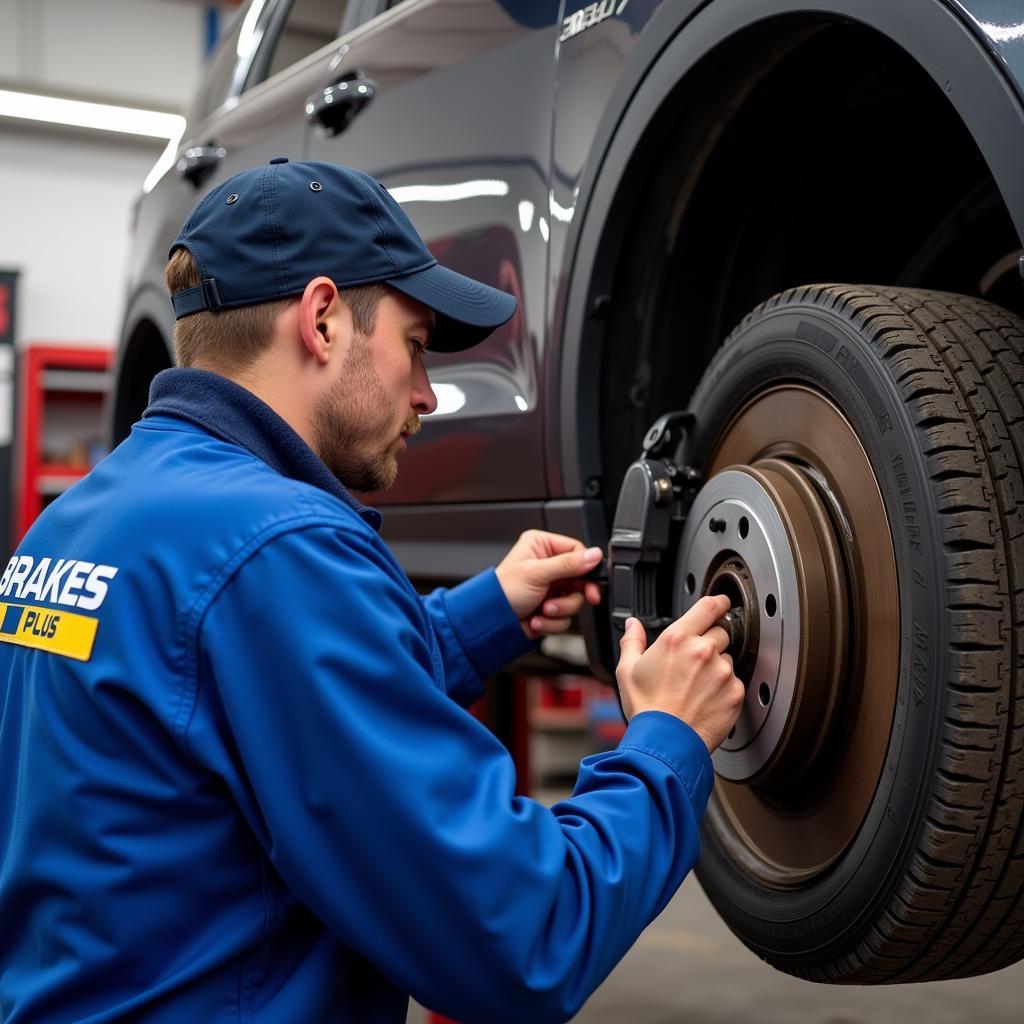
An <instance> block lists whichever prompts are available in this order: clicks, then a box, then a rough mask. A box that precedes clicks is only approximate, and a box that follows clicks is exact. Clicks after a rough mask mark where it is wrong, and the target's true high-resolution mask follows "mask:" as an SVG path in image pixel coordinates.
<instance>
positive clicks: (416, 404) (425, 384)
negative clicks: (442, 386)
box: [412, 363, 437, 416]
mask: <svg viewBox="0 0 1024 1024" xmlns="http://www.w3.org/2000/svg"><path fill="white" fill-rule="evenodd" d="M412 407H413V408H414V409H415V410H416V412H417V413H418V414H419V415H420V416H427V415H428V414H430V413H432V412H433V411H434V410H435V409H436V408H437V395H435V394H434V389H433V388H432V387H431V386H430V380H429V378H428V377H427V371H426V369H425V368H424V366H423V364H422V363H420V366H419V373H418V374H417V375H416V377H415V379H414V380H413V385H412Z"/></svg>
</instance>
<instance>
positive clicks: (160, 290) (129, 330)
mask: <svg viewBox="0 0 1024 1024" xmlns="http://www.w3.org/2000/svg"><path fill="white" fill-rule="evenodd" d="M147 324H148V325H150V327H151V329H152V332H153V334H154V335H157V336H158V338H157V337H153V338H149V339H146V340H142V339H137V340H138V342H139V344H141V345H143V346H146V347H147V348H148V347H149V346H153V345H160V346H162V349H161V350H158V351H155V352H154V351H148V352H144V353H141V352H140V351H139V350H138V345H134V344H133V339H135V336H136V334H137V332H138V331H139V329H140V327H143V326H144V325H147ZM173 336H174V312H173V310H172V308H171V302H170V299H169V298H168V297H167V292H166V291H164V287H163V282H162V281H160V280H155V279H153V278H152V275H150V274H148V273H147V275H146V276H144V277H143V278H142V279H141V281H139V283H138V285H137V286H136V288H135V289H134V291H133V293H132V295H131V297H130V299H129V300H128V307H127V309H126V311H125V315H124V319H123V320H122V322H121V333H120V336H119V340H118V345H117V352H116V354H115V362H114V386H113V392H112V396H113V399H112V401H110V402H108V403H107V409H106V424H105V428H106V436H107V441H108V444H109V445H110V447H113V446H114V445H116V444H119V443H120V442H121V441H122V440H124V438H125V437H126V436H127V433H128V430H127V427H128V426H130V420H132V419H134V417H133V416H131V415H130V414H129V413H128V412H127V411H126V410H125V409H123V408H121V406H123V405H124V403H125V402H127V401H130V400H131V398H132V396H133V394H134V389H133V388H131V387H125V386H123V384H122V382H123V380H124V379H125V377H127V376H131V375H133V373H134V372H135V368H136V366H137V363H138V360H139V359H140V356H141V357H148V358H146V360H145V361H146V363H147V365H148V364H149V363H151V362H152V363H160V364H162V365H165V366H171V365H173V363H174V355H173V350H172V347H171V338H172V337H173ZM126 419H127V420H129V423H127V424H126V423H125V420H126Z"/></svg>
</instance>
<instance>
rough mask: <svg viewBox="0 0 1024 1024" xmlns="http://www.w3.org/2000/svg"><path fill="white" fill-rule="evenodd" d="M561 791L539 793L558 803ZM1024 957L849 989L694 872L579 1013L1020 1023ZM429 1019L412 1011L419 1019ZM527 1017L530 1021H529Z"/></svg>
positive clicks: (662, 1022)
mask: <svg viewBox="0 0 1024 1024" xmlns="http://www.w3.org/2000/svg"><path fill="white" fill-rule="evenodd" d="M561 795H562V794H560V793H558V794H556V793H549V792H545V793H543V794H538V797H539V798H540V799H543V800H544V802H545V803H552V802H554V800H555V799H558V798H559V797H560V796H561ZM1022 1007H1024V962H1021V963H1019V964H1017V965H1016V966H1014V967H1011V968H1008V969H1007V970H1005V971H1001V972H999V973H998V974H989V975H986V976H985V977H981V978H968V979H966V980H964V981H944V982H932V983H931V984H927V985H896V986H887V987H881V988H847V987H840V986H833V985H812V984H809V983H808V982H803V981H797V980H796V979H795V978H790V977H789V976H788V975H785V974H780V973H779V972H778V971H775V970H773V969H772V968H771V967H768V966H767V965H766V964H764V963H762V962H761V961H760V960H758V959H757V958H756V957H755V956H754V954H753V953H751V952H750V951H749V950H747V948H746V947H745V946H743V945H742V944H741V943H740V942H739V941H738V940H737V939H735V938H734V937H733V935H732V934H731V933H730V932H729V930H728V929H727V928H726V927H725V925H724V924H722V921H721V919H720V918H719V917H718V915H717V914H716V913H715V911H714V910H713V909H712V907H711V904H710V903H708V901H707V899H706V897H705V896H704V893H703V892H702V891H701V888H700V885H699V884H698V882H697V881H696V879H694V878H693V877H692V876H691V877H690V878H688V879H687V880H686V881H685V882H684V883H683V885H682V887H681V888H680V890H679V892H678V893H677V894H676V896H675V899H673V900H672V902H671V903H670V904H669V905H668V907H667V908H666V909H665V912H664V913H663V914H662V915H661V917H660V918H658V920H657V921H655V922H654V923H653V924H652V925H651V926H650V927H649V928H648V929H647V931H646V932H644V934H643V935H642V936H641V937H640V940H639V941H638V942H637V944H636V945H635V946H634V947H633V949H632V950H631V951H630V952H629V953H628V954H627V956H626V957H625V959H624V960H623V961H622V963H620V964H619V966H618V967H617V968H616V969H615V970H614V971H613V972H612V973H611V975H610V976H609V977H608V979H607V981H605V983H604V984H603V985H602V986H601V988H599V989H598V990H597V992H595V993H594V995H593V996H592V997H591V999H590V1001H589V1002H588V1003H587V1005H586V1006H585V1007H584V1009H583V1010H582V1011H581V1012H580V1013H579V1014H578V1015H577V1016H576V1017H575V1018H574V1020H575V1021H578V1022H580V1024H622V1022H623V1021H629V1022H630V1024H918V1022H920V1024H1021V1021H1022V1020H1024V1009H1022ZM425 1020H426V1016H425V1014H423V1012H422V1010H419V1009H418V1008H414V1009H413V1010H412V1011H410V1014H409V1022H410V1024H421V1022H423V1021H425ZM524 1024H525V1022H524Z"/></svg>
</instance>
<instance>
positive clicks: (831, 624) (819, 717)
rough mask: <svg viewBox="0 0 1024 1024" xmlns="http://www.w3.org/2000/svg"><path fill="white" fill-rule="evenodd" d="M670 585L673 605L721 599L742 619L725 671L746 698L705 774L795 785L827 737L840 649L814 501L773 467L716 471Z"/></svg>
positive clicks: (770, 462)
mask: <svg viewBox="0 0 1024 1024" xmlns="http://www.w3.org/2000/svg"><path fill="white" fill-rule="evenodd" d="M676 580H677V596H676V602H675V603H676V606H677V607H682V608H686V607H688V606H689V605H690V604H692V603H693V602H694V601H696V600H697V598H699V597H700V596H701V595H702V594H718V593H724V594H727V595H728V596H729V598H730V600H732V602H733V607H734V609H736V610H737V612H738V614H739V615H740V616H741V618H742V622H743V629H742V635H741V636H740V637H739V638H738V639H737V642H736V643H735V644H734V645H733V646H734V648H735V649H736V650H735V653H734V667H735V671H736V674H737V676H738V677H739V678H740V679H741V680H743V683H744V685H745V686H746V688H747V695H746V700H745V703H744V706H743V710H742V712H741V714H740V717H739V720H738V721H737V723H736V727H735V729H734V730H733V731H732V733H730V735H729V737H728V738H727V739H726V740H725V742H723V743H722V745H721V746H720V747H719V748H718V750H716V751H715V755H714V763H715V771H716V772H717V773H718V774H719V775H720V776H722V777H723V778H727V779H732V780H734V781H737V782H754V781H762V782H768V781H775V782H776V783H779V782H785V783H792V782H794V781H796V780H797V779H798V778H799V776H800V775H801V774H802V773H803V772H804V771H806V770H807V769H808V768H809V767H810V765H811V764H812V763H813V761H814V759H815V758H816V756H817V754H818V753H819V752H820V750H821V748H822V746H823V744H824V742H825V739H826V737H827V736H828V734H829V732H830V731H831V726H832V717H833V714H834V712H835V707H836V701H837V695H838V691H839V681H840V677H841V674H842V670H843V667H844V661H845V651H846V636H845V624H846V621H847V616H846V586H845V580H844V578H843V570H842V560H841V557H840V554H839V550H838V544H837V541H836V538H835V536H834V533H833V531H832V528H831V524H830V523H829V519H828V514H827V512H826V511H825V508H824V503H823V501H822V499H821V498H820V496H819V495H818V494H817V493H816V492H815V490H814V488H813V487H812V486H811V484H810V483H809V482H808V481H807V480H806V479H805V478H804V477H803V476H802V475H801V473H800V471H799V470H798V469H797V468H795V467H794V466H792V465H790V464H789V463H786V462H783V461H781V460H779V459H763V460H760V461H758V462H756V463H755V464H754V465H753V466H737V467H733V468H731V469H727V470H725V471H723V472H721V473H718V474H717V475H716V476H715V477H714V478H713V479H712V480H710V481H709V482H708V484H707V486H705V487H704V488H703V489H702V490H701V491H700V493H699V494H698V495H697V498H696V501H695V502H694V505H693V507H692V508H691V509H690V512H689V515H688V516H687V520H686V527H685V529H684V531H683V536H682V540H681V543H680V548H679V561H678V571H677V574H676ZM679 591H681V592H679Z"/></svg>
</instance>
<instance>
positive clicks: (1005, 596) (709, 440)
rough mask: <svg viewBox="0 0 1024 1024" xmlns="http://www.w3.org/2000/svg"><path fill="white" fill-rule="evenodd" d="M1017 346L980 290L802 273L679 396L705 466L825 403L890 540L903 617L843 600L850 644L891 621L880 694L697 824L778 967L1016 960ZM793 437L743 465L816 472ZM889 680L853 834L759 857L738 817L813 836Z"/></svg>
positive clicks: (857, 686) (724, 887) (1023, 509)
mask: <svg viewBox="0 0 1024 1024" xmlns="http://www.w3.org/2000/svg"><path fill="white" fill-rule="evenodd" d="M1022 352H1024V325H1022V323H1021V321H1020V320H1019V319H1018V318H1017V317H1015V316H1013V315H1012V314H1010V313H1008V312H1006V311H1005V310H1003V309H1000V308H999V307H996V306H993V305H992V304H990V303H986V302H983V301H981V300H978V299H973V298H968V297H964V296H958V295H951V294H945V293H939V292H926V291H919V290H914V289H905V288H888V287H864V286H849V285H820V286H812V287H806V288H800V289H794V290H791V291H788V292H785V293H783V294H780V295H778V296H775V297H774V298H772V299H770V300H769V301H768V302H766V303H764V304H763V305H761V306H759V307H758V308H757V309H756V310H754V311H753V312H752V313H751V314H750V315H749V316H748V317H746V319H745V320H744V321H743V322H742V323H741V324H740V325H739V327H738V328H737V329H736V330H735V331H734V332H733V334H732V335H731V336H730V337H729V339H728V340H727V341H726V343H725V345H724V346H723V348H722V350H721V351H720V352H719V354H718V355H717V356H716V357H715V359H714V360H713V361H712V363H711V365H710V366H709V368H708V370H707V372H706V373H705V375H704V378H703V380H702V382H701V384H700V386H699V387H698V389H697V391H696V393H695V395H694V397H693V400H692V402H691V409H692V410H693V411H694V412H695V413H696V416H697V428H696V431H695V434H694V437H693V439H692V441H693V447H692V449H691V455H692V456H693V457H694V458H695V461H696V463H697V464H698V465H702V466H703V467H705V469H706V470H711V471H712V472H715V471H718V470H720V469H723V468H724V466H723V465H721V464H719V465H716V461H715V460H716V457H717V454H716V453H717V452H719V451H720V450H723V446H724V445H725V444H726V440H727V439H728V438H729V436H730V430H731V429H732V427H733V425H734V424H736V423H737V422H738V421H739V418H740V417H741V415H742V413H743V410H744V409H749V408H750V407H751V404H752V403H754V402H756V401H757V400H758V397H759V396H764V395H766V394H769V393H771V392H772V391H773V389H785V388H795V389H800V390H801V391H802V392H812V393H814V395H815V396H816V397H815V401H818V400H819V399H821V400H824V402H827V403H830V405H831V406H833V407H835V408H836V409H837V410H838V412H839V414H841V415H842V417H844V418H845V420H846V421H847V422H848V424H849V426H850V427H851V428H852V430H853V432H854V433H855V434H856V437H857V438H858V439H859V441H860V444H861V446H862V448H863V451H864V455H865V458H866V462H867V465H868V466H869V467H870V471H871V472H872V473H873V475H874V480H875V483H876V484H877V489H878V493H879V495H880V505H879V508H884V514H883V517H882V518H883V520H887V525H888V531H889V534H890V538H891V559H892V562H893V564H894V567H895V580H896V591H897V594H896V599H895V600H894V607H896V608H898V616H897V617H896V619H895V621H893V622H892V623H891V624H890V625H889V626H886V625H885V624H884V623H877V622H874V621H872V620H871V619H870V613H869V612H862V613H861V614H859V615H858V614H857V613H856V610H855V609H856V608H857V595H856V594H855V593H851V594H850V603H849V607H850V608H851V612H850V617H851V622H850V624H849V626H850V628H849V643H850V645H851V647H853V646H856V645H861V646H862V647H863V648H864V649H865V650H870V647H871V645H872V643H873V642H875V640H876V638H877V640H878V642H879V643H882V641H883V639H884V638H883V637H882V636H881V632H883V631H884V630H886V629H890V630H891V634H892V635H891V637H890V639H891V640H892V644H893V650H894V658H893V667H894V671H893V672H892V678H891V679H889V680H882V681H881V682H882V683H883V684H884V685H883V686H881V688H880V689H876V690H869V689H868V687H867V686H866V685H862V683H860V682H857V681H856V680H855V679H853V678H852V677H851V678H849V679H847V680H846V684H845V689H844V690H843V691H842V695H841V698H840V700H841V703H840V710H839V713H838V717H837V721H838V723H839V724H837V725H836V726H835V727H834V728H833V729H832V732H831V734H830V736H829V738H828V740H827V741H826V744H825V751H824V753H823V754H821V755H820V756H819V760H818V762H817V763H816V765H815V766H814V769H813V770H812V771H810V772H807V773H806V774H805V775H804V776H803V777H801V779H800V780H799V782H796V783H794V784H793V786H792V787H791V788H789V789H785V788H783V789H781V790H780V789H778V788H776V790H774V791H772V792H762V791H758V789H757V786H756V784H755V785H752V786H746V787H744V790H745V792H744V793H743V794H742V800H738V801H736V802H735V805H734V806H732V805H729V800H730V797H729V795H728V794H729V793H730V792H732V793H734V794H739V791H738V790H736V789H732V790H730V788H729V787H730V786H733V787H735V786H736V785H737V784H736V783H724V782H723V780H721V779H720V780H719V782H718V785H717V786H716V794H715V796H714V797H713V798H712V806H711V807H710V808H709V812H708V816H707V819H706V822H705V836H704V847H703V853H702V858H701V864H700V866H699V868H698V875H699V877H700V880H701V883H702V884H703V886H704V888H705V890H706V891H707V893H708V895H709V897H710V898H711V901H712V902H713V903H714V905H715V906H716V908H717V909H718V911H719V913H720V914H721V915H722V917H723V918H724V919H725V921H726V922H727V924H728V925H729V927H730V928H731V929H732V930H733V931H734V932H735V933H736V934H737V935H738V936H739V938H740V939H742V940H743V941H744V942H745V943H746V944H747V945H748V946H749V947H750V948H751V949H753V950H754V951H755V952H756V953H757V954H758V955H760V956H761V957H763V958H764V959H766V960H768V961H769V962H770V963H772V964H773V965H774V966H775V967H777V968H779V969H780V970H783V971H786V972H788V973H791V974H794V975H797V976H799V977H802V978H806V979H809V980H813V981H820V982H832V983H850V984H872V983H886V982H908V981H925V980H935V979H944V978H960V977H967V976H971V975H976V974H983V973H986V972H989V971H994V970H998V969H1000V968H1002V967H1006V966H1008V965H1010V964H1012V963H1014V962H1016V961H1017V960H1019V959H1020V958H1021V957H1024V899H1022V891H1024V654H1022V651H1024V629H1022V627H1024V478H1022V467H1024V371H1022ZM786 429H787V428H786V427H780V428H779V429H778V431H776V434H777V436H776V437H775V438H774V439H773V440H772V439H767V438H766V439H765V440H764V441H763V442H762V441H759V440H758V439H756V438H755V439H753V440H750V441H744V442H743V444H746V445H747V450H744V452H743V455H744V461H745V462H748V463H752V462H754V461H755V460H756V459H757V458H763V457H769V458H783V459H786V458H792V459H793V460H794V462H799V461H800V460H803V461H804V463H805V464H809V465H810V467H811V469H812V470H813V471H815V472H818V473H819V475H822V476H824V477H829V476H830V473H831V471H832V469H834V468H835V467H829V466H828V465H822V466H814V465H813V464H814V461H815V456H814V454H813V453H814V452H815V451H820V450H822V447H821V443H820V442H821V439H820V438H813V437H800V436H792V437H791V438H789V440H790V441H792V446H790V447H787V444H782V443H780V442H779V438H780V437H782V435H783V434H784V433H785V430H786ZM792 430H793V431H794V432H795V435H798V434H799V431H800V430H801V426H800V424H799V423H797V422H794V423H793V424H792ZM748 433H749V431H748ZM770 440H771V443H769V441H770ZM731 443H732V449H731V451H732V454H733V458H732V461H736V459H735V451H736V442H735V441H733V442H731ZM826 461H827V460H826ZM848 497H852V496H844V495H843V494H842V493H840V494H838V505H837V508H841V506H842V504H843V502H844V500H846V499H847V498H848ZM840 518H841V517H840ZM835 525H836V530H837V534H841V533H842V530H841V524H838V523H837V524H835ZM858 543H863V541H861V540H860V539H859V538H857V537H856V536H854V537H852V539H851V540H850V542H849V544H848V545H847V547H846V555H845V557H846V560H847V563H848V565H847V568H848V569H850V571H851V578H852V566H853V563H854V562H856V560H858V559H863V560H864V562H865V564H866V563H868V562H870V561H871V559H873V558H883V559H884V558H886V557H889V556H887V555H886V554H885V553H884V551H883V552H880V553H877V554H876V553H874V552H865V551H863V550H859V549H858ZM872 543H873V544H874V541H872ZM861 596H862V597H863V595H861ZM895 652H898V655H897V654H896V653H895ZM861 661H863V657H862V658H861ZM856 663H857V652H856V651H855V650H852V649H851V651H850V659H849V664H851V665H855V664H856ZM886 687H888V690H886ZM885 692H888V693H889V694H890V695H891V697H890V698H886V699H888V700H889V704H888V706H886V707H883V708H882V709H881V710H882V711H883V712H884V720H885V722H886V724H887V726H888V728H889V734H888V737H887V738H886V737H885V736H880V737H879V741H878V760H877V764H875V765H871V764H868V765H867V766H866V768H865V771H866V772H868V773H869V778H868V783H869V784H868V785H867V787H866V796H865V797H864V806H865V811H864V813H863V816H862V817H860V818H859V825H857V827H856V828H855V829H854V830H852V832H851V834H850V835H849V836H847V835H846V834H843V835H842V836H841V837H840V839H839V840H836V844H837V845H836V846H835V848H834V849H830V848H829V847H828V844H827V843H825V844H824V847H823V848H824V849H825V850H826V851H829V856H828V857H825V856H824V855H823V856H822V858H821V863H820V865H819V866H818V867H816V868H814V869H813V870H809V869H807V868H806V867H805V866H804V867H802V868H801V870H800V871H796V870H794V871H793V872H792V873H791V874H789V875H787V874H786V870H785V869H786V868H787V865H785V864H782V865H776V866H778V867H780V868H781V871H774V869H773V871H771V872H769V871H763V870H761V869H760V868H759V866H758V865H759V864H761V863H763V858H762V860H759V859H758V858H759V857H761V855H762V853H763V851H760V850H759V849H754V848H753V846H756V844H752V843H751V841H750V837H749V834H748V830H747V829H746V828H745V823H744V822H743V815H744V814H745V813H747V812H746V811H745V810H744V809H743V808H744V807H745V806H752V804H751V802H750V801H751V800H752V801H754V802H756V803H757V806H758V808H759V810H758V814H759V815H763V817H762V818H761V819H760V824H759V825H758V827H759V828H762V830H763V829H764V828H765V826H764V821H768V822H769V823H770V824H769V828H774V829H778V830H781V831H783V832H784V830H786V829H787V828H794V827H796V825H797V824H798V823H799V822H800V821H801V820H802V821H804V823H805V824H806V822H807V821H808V820H810V821H811V822H812V824H813V823H815V822H817V821H818V820H819V819H816V818H813V817H812V818H810V819H808V817H807V816H808V815H814V814H819V813H820V814H821V818H820V822H821V825H820V828H822V829H825V828H828V827H829V824H828V823H829V822H830V821H831V820H832V818H830V817H829V816H828V813H827V812H828V811H829V805H831V808H832V810H833V817H834V807H835V803H836V801H839V802H842V800H843V793H842V792H841V791H839V792H833V791H830V790H829V788H828V787H829V780H830V779H832V780H834V779H838V778H840V777H841V776H840V775H839V774H837V773H838V771H839V767H840V766H842V765H844V764H851V763H855V759H856V758H857V757H858V753H859V752H858V750H857V749H854V748H853V747H852V746H851V743H852V740H851V736H852V734H853V733H852V728H853V726H852V724H851V718H852V717H856V716H859V715H862V714H863V713H864V712H865V708H862V707H860V702H861V701H862V700H865V701H876V702H877V701H878V700H879V699H880V698H879V697H878V696H877V694H878V693H885ZM866 710H867V712H871V710H872V708H870V707H867V708H866ZM874 710H875V712H877V711H878V710H879V709H878V708H877V707H876V708H875V709H874ZM844 714H845V716H846V717H845V720H844ZM865 756H868V755H865ZM829 773H832V775H830V774H829ZM872 794H873V795H872ZM744 801H746V803H744ZM730 807H731V809H730ZM726 812H728V813H726ZM801 816H803V817H802V818H801ZM855 824H856V823H855ZM816 827H817V826H816ZM784 847H785V844H782V846H781V847H780V848H782V849H784Z"/></svg>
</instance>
